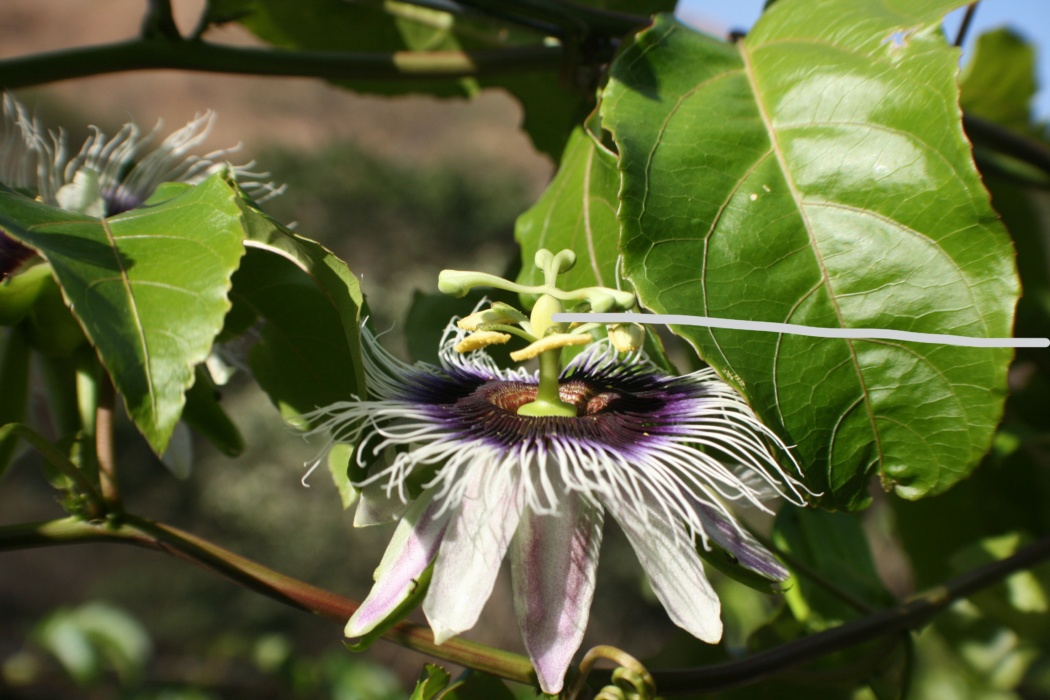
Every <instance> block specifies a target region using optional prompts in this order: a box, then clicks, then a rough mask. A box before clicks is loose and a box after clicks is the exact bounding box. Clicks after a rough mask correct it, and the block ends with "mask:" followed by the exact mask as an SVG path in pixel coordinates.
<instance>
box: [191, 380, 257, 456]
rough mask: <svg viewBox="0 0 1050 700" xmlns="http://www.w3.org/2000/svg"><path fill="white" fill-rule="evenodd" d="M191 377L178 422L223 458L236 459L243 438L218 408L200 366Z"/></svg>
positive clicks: (213, 390) (214, 391) (215, 393)
mask: <svg viewBox="0 0 1050 700" xmlns="http://www.w3.org/2000/svg"><path fill="white" fill-rule="evenodd" d="M194 375H195V377H196V380H195V381H194V382H193V386H192V387H190V389H189V391H187V392H186V408H185V409H183V411H182V420H183V421H184V422H185V423H186V425H188V426H189V427H191V428H193V430H194V431H195V432H196V433H197V434H198V435H201V436H203V437H204V438H206V439H207V440H208V442H210V443H211V444H213V445H215V447H217V448H218V449H219V451H220V452H222V453H223V454H224V455H226V456H227V457H236V456H237V455H239V454H241V453H242V452H244V438H243V437H241V432H240V431H239V430H238V429H237V426H236V425H235V424H234V422H233V421H232V420H230V417H229V416H228V415H227V414H226V411H224V410H223V409H222V406H220V405H219V398H220V392H219V388H218V387H217V386H215V382H213V381H212V378H211V375H210V374H209V373H208V370H207V369H206V368H205V367H204V366H203V365H197V368H196V370H195V372H194Z"/></svg>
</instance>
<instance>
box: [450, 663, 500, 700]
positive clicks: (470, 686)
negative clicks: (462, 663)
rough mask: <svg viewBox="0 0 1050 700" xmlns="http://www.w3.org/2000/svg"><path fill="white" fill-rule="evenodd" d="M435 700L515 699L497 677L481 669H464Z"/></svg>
mask: <svg viewBox="0 0 1050 700" xmlns="http://www.w3.org/2000/svg"><path fill="white" fill-rule="evenodd" d="M437 700H515V698H514V693H512V692H510V688H508V687H507V686H506V684H505V683H504V682H503V681H501V680H500V679H499V678H496V677H495V676H493V675H491V674H489V673H482V672H481V671H471V670H468V671H466V672H465V673H464V674H463V675H462V676H460V677H459V678H457V679H456V681H455V682H454V683H453V684H452V685H450V686H448V688H446V689H445V690H444V691H443V692H442V693H441V694H440V695H438V696H437Z"/></svg>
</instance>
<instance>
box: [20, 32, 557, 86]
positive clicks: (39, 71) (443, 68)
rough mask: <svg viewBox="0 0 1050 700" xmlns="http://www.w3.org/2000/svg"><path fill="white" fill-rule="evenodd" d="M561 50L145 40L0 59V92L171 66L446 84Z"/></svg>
mask: <svg viewBox="0 0 1050 700" xmlns="http://www.w3.org/2000/svg"><path fill="white" fill-rule="evenodd" d="M561 64H562V48H561V47H560V46H522V47H515V48H508V49H491V50H478V51H394V52H392V53H363V52H362V53H349V52H335V51H293V50H285V49H280V50H271V49H260V48H251V47H235V46H222V45H219V44H212V43H208V42H204V41H170V40H165V39H157V38H147V39H133V40H129V41H123V42H117V43H113V44H104V45H101V46H88V47H83V48H74V49H68V50H63V51H54V52H47V53H39V54H33V55H29V56H20V57H17V58H9V59H5V60H0V76H3V77H2V78H0V81H2V87H4V88H7V89H14V88H21V87H27V86H31V85H40V84H43V83H52V82H56V81H59V80H69V79H73V78H86V77H90V76H94V75H102V74H106V73H120V72H126V71H136V70H148V69H176V70H191V71H203V72H208V73H233V74H238V75H270V76H284V77H300V78H325V79H327V80H428V79H429V80H453V79H459V78H467V77H475V78H476V77H483V76H487V75H493V74H505V73H521V72H531V71H537V70H557V69H559V68H560V67H561Z"/></svg>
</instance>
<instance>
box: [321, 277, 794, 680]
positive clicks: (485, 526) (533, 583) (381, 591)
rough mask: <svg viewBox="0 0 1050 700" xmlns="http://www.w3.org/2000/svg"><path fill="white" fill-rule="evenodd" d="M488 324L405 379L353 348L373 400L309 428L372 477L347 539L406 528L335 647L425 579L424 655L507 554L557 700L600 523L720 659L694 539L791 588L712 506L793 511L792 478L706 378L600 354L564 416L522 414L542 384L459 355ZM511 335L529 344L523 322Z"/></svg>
mask: <svg viewBox="0 0 1050 700" xmlns="http://www.w3.org/2000/svg"><path fill="white" fill-rule="evenodd" d="M555 274H557V273H556V272H555ZM508 284H509V283H508ZM512 286H513V285H512ZM545 289H547V290H548V291H552V290H553V288H552V287H547V288H545ZM553 291H556V290H553ZM497 315H498V314H497ZM474 316H475V317H476V316H478V314H475V315H474ZM472 318H473V317H472ZM499 325H500V324H499V323H490V324H488V325H487V326H486V325H484V324H482V325H480V326H479V325H478V324H477V323H475V322H472V323H467V324H463V323H462V322H461V327H460V328H456V327H455V326H450V327H449V329H448V330H447V331H446V334H445V338H444V341H443V344H442V349H441V355H440V358H441V366H433V365H428V364H415V365H408V364H406V363H404V362H401V361H399V360H397V359H396V358H394V357H392V356H391V355H390V354H388V353H387V352H386V351H385V350H383V349H382V347H380V345H379V343H378V342H377V341H376V340H375V339H374V338H373V337H372V336H371V335H369V334H368V333H365V348H364V349H365V352H364V356H365V365H366V374H367V380H368V386H369V397H368V399H366V400H352V401H345V402H339V403H336V404H334V405H331V406H328V407H325V408H323V409H320V410H318V411H316V412H314V413H313V414H312V415H311V416H308V418H309V419H310V420H311V421H313V422H314V424H315V425H316V426H317V428H316V430H317V431H319V432H320V431H324V432H327V433H329V434H330V435H331V437H332V439H333V441H336V442H344V443H349V444H352V445H355V446H356V451H355V458H354V459H355V462H356V464H355V465H354V466H355V467H356V468H365V467H367V468H368V471H367V477H366V478H364V479H363V480H361V481H360V482H358V483H356V484H355V485H356V486H358V487H359V488H360V489H361V497H360V503H359V505H358V509H357V513H356V516H355V522H354V524H355V525H356V526H363V525H372V524H378V523H383V522H391V521H394V520H398V519H400V522H399V524H398V526H397V529H396V531H395V533H394V536H393V539H392V540H391V542H390V544H389V546H388V548H387V550H386V553H385V555H384V556H383V559H382V561H381V563H380V565H379V568H378V569H377V571H376V583H375V585H374V587H373V588H372V591H371V592H370V594H369V595H368V597H367V598H366V599H365V601H364V602H363V604H362V605H361V607H360V608H359V609H358V610H357V612H356V613H355V614H354V615H353V617H351V618H350V621H349V622H348V623H347V626H346V635H347V636H348V637H351V638H357V637H361V636H363V635H365V634H367V633H369V632H370V631H372V630H373V629H375V628H376V627H377V626H379V625H381V624H382V623H383V622H384V621H385V620H387V619H388V618H390V616H391V615H393V614H394V613H395V611H398V610H399V608H401V607H403V604H404V603H405V601H406V600H407V599H408V598H409V596H410V595H411V594H412V593H413V591H414V589H415V588H416V585H417V582H418V581H419V580H420V577H421V576H423V575H424V572H426V570H427V569H428V567H431V566H432V567H433V569H432V575H431V580H430V584H429V589H428V590H427V592H426V595H425V598H424V601H423V611H424V613H425V615H426V617H427V620H428V622H429V624H430V626H431V628H432V630H433V632H434V638H435V641H436V642H438V643H441V642H443V641H445V640H447V639H449V638H451V637H453V636H455V635H457V634H459V633H461V632H463V631H465V630H468V629H470V628H471V627H472V626H473V625H474V624H475V622H476V621H477V619H478V616H479V614H480V613H481V609H482V607H483V606H484V604H485V602H486V601H487V599H488V597H489V595H490V593H491V591H492V588H493V585H494V582H495V579H496V575H497V572H498V570H499V567H500V564H501V562H502V560H503V558H504V556H505V555H506V554H507V552H508V551H509V553H510V559H511V571H512V578H513V587H514V603H515V609H516V612H517V618H518V624H519V626H520V628H521V632H522V636H523V638H524V642H525V646H526V649H527V651H528V654H529V656H530V657H531V659H532V661H533V664H534V666H535V668H536V673H537V677H538V681H539V685H540V687H541V688H542V689H543V691H544V692H547V693H557V692H559V691H560V690H561V688H562V685H563V680H564V677H565V674H566V671H567V669H568V667H569V665H570V663H571V661H572V658H573V656H574V654H575V653H576V651H577V650H578V648H579V646H580V644H581V642H582V639H583V634H584V630H585V628H586V626H587V620H588V616H589V610H590V606H591V599H592V595H593V592H594V582H595V571H596V568H597V564H598V551H599V548H600V545H601V538H602V526H603V521H604V518H605V515H606V514H607V513H608V514H609V515H611V516H612V518H613V519H615V520H616V521H617V522H618V523H619V525H620V527H621V528H622V529H623V531H624V532H625V533H626V535H627V538H628V540H629V541H630V543H631V545H632V546H633V548H634V550H635V552H636V554H637V556H638V559H639V560H640V561H641V563H642V566H643V568H644V569H645V571H646V574H647V575H648V577H649V581H650V582H651V584H652V589H653V591H654V592H655V594H656V596H657V597H658V598H659V600H660V601H661V603H663V606H664V608H665V609H666V610H667V612H668V614H669V615H670V617H671V619H672V620H673V621H674V622H675V623H676V624H677V625H679V626H680V627H682V628H683V629H685V630H687V631H688V632H690V633H691V634H693V635H694V636H696V637H698V638H699V639H701V640H703V641H706V642H711V643H713V642H717V641H718V640H719V639H720V637H721V635H722V623H721V619H720V605H719V600H718V597H717V595H716V594H715V591H714V589H713V588H712V586H711V584H710V583H709V582H708V580H707V578H706V576H705V575H704V568H703V565H702V563H701V558H700V556H699V554H698V552H697V546H698V545H697V541H696V540H697V538H698V537H699V539H700V540H701V544H700V546H705V547H706V546H708V545H709V543H710V542H713V543H716V544H717V545H719V546H721V547H722V548H724V549H725V550H727V551H728V552H729V553H730V554H732V555H734V556H735V557H736V558H737V560H738V561H739V563H740V564H741V565H743V566H745V567H747V568H749V569H751V570H753V571H755V572H757V573H759V574H761V575H762V576H764V577H766V578H768V579H770V580H774V581H778V580H783V579H785V578H787V575H788V572H787V571H786V570H785V569H784V567H783V566H782V565H781V564H780V563H779V562H778V561H777V560H776V559H775V557H774V556H773V555H772V554H771V553H770V552H768V551H767V550H766V549H765V548H763V547H762V546H761V545H760V544H759V543H758V542H757V541H756V540H755V539H754V537H753V536H751V535H750V534H748V533H747V532H746V531H745V530H744V529H743V528H742V527H741V526H740V525H738V524H737V522H736V520H735V519H734V518H733V516H732V515H730V513H729V511H728V510H727V508H726V506H725V505H724V503H725V502H727V501H745V502H747V503H749V504H751V505H753V506H757V507H758V508H761V509H763V510H767V506H766V505H765V504H764V500H765V499H766V498H767V497H768V496H769V495H770V493H774V494H780V495H781V496H784V497H786V498H788V499H789V500H791V501H793V502H795V503H798V504H802V503H803V502H804V497H803V495H804V492H805V488H804V487H803V486H802V485H801V483H800V482H799V481H797V480H796V479H795V478H793V477H792V476H791V475H789V474H788V473H787V472H786V471H785V470H784V469H783V468H782V467H781V466H780V464H779V463H778V461H777V459H776V458H775V456H774V454H773V453H772V452H771V446H772V448H773V449H776V450H778V451H780V452H781V453H782V454H783V455H785V456H786V457H787V458H788V460H789V461H791V462H792V464H793V460H791V457H790V454H789V453H788V450H787V448H786V447H785V446H784V444H783V443H782V442H781V441H780V440H779V439H778V438H777V437H776V436H775V435H774V434H773V433H772V432H771V431H769V430H768V429H767V428H766V427H765V426H764V425H762V423H761V422H760V421H759V420H758V418H757V417H756V416H755V415H754V413H753V412H752V411H751V409H750V408H749V407H748V406H747V404H746V403H745V402H744V400H743V399H742V398H741V397H740V396H739V395H738V394H737V393H736V392H735V391H734V390H733V389H732V388H731V387H730V386H729V385H727V384H725V383H724V382H722V381H721V380H720V379H719V378H718V377H717V375H716V374H715V373H714V371H713V370H711V369H705V370H701V371H699V372H694V373H692V374H688V375H685V376H669V375H667V374H665V373H663V372H661V371H659V370H658V369H657V368H656V367H655V366H654V365H652V364H651V363H650V362H649V361H648V360H647V359H646V358H645V356H644V355H643V354H641V353H640V352H638V351H635V352H632V353H627V354H624V353H619V352H617V350H616V349H615V348H614V347H613V346H612V345H611V343H609V342H608V341H605V340H602V341H598V342H595V343H594V344H592V345H590V347H588V348H586V349H585V350H584V351H583V352H582V353H581V354H579V355H578V356H577V357H576V358H575V359H574V360H572V361H571V362H570V363H569V364H568V365H567V366H565V368H564V369H563V370H561V371H560V372H558V376H557V391H558V393H559V395H560V399H561V402H562V403H563V404H564V405H566V406H569V407H571V409H572V410H570V411H569V412H568V413H569V415H539V416H536V415H528V414H526V413H524V412H522V411H521V410H520V409H521V407H522V406H524V405H526V404H529V403H531V402H534V401H537V395H538V393H541V392H542V389H541V383H542V381H543V380H542V379H541V376H540V375H542V373H543V370H542V369H541V372H540V373H533V372H528V371H526V370H524V369H511V370H507V369H500V368H499V367H497V366H496V364H495V363H494V362H493V361H492V359H491V358H490V357H489V356H488V355H487V354H486V353H485V351H484V350H475V349H472V348H473V347H474V345H471V344H469V343H468V344H464V341H465V340H467V339H468V335H467V331H466V330H464V327H466V328H468V329H471V330H479V331H481V332H482V333H489V334H492V335H495V333H494V332H493V331H492V330H489V328H491V327H494V326H499ZM522 325H523V327H524V328H526V329H528V330H529V331H530V332H532V331H533V330H535V326H536V317H535V314H534V316H533V324H532V326H531V327H530V326H529V324H522ZM503 328H505V326H503ZM496 330H500V329H499V328H497V329H496ZM562 335H564V334H561V335H559V334H548V337H552V336H558V337H561V336H562ZM508 337H509V336H508ZM486 342H502V340H498V339H496V340H493V339H489V340H488V341H486ZM566 344H576V343H571V342H565V343H563V346H564V345H566ZM554 352H558V350H557V349H556V350H554ZM541 367H542V360H541ZM573 414H574V415H573Z"/></svg>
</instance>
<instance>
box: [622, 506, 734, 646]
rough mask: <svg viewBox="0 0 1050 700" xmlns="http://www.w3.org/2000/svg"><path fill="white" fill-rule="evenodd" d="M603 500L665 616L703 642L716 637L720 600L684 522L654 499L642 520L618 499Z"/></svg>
mask: <svg viewBox="0 0 1050 700" xmlns="http://www.w3.org/2000/svg"><path fill="white" fill-rule="evenodd" d="M604 505H605V507H606V508H607V509H608V511H609V513H610V514H611V515H612V516H613V517H614V518H615V519H616V522H618V523H619V524H620V527H621V528H623V531H624V534H626V535H627V539H628V540H629V541H630V543H631V546H632V547H633V548H634V553H635V554H636V555H637V556H638V561H640V562H641V563H642V568H644V569H645V573H646V575H647V576H648V577H649V583H650V584H652V587H653V592H654V593H656V597H657V598H659V599H660V602H661V603H663V606H664V609H666V610H667V614H668V615H669V616H670V617H671V620H672V621H673V622H674V623H675V624H676V625H678V626H679V627H681V628H682V629H684V630H686V631H687V632H689V633H690V634H692V635H693V636H694V637H697V638H698V639H701V640H703V641H705V642H708V643H710V644H714V643H715V642H717V641H718V640H720V639H721V638H722V620H721V617H720V612H721V604H720V603H719V601H718V595H717V594H715V591H714V589H713V588H712V587H711V584H710V583H709V582H708V580H707V577H706V576H705V575H704V566H703V564H702V563H701V561H700V555H698V554H697V553H696V549H695V547H694V544H693V538H692V536H690V534H689V533H688V531H687V530H686V528H685V527H684V526H683V525H682V524H680V523H678V522H676V521H673V520H671V519H670V518H669V517H668V515H667V514H666V513H665V512H664V511H663V509H662V508H660V507H659V504H651V505H650V507H649V509H648V514H649V517H648V519H647V520H643V519H642V518H641V517H640V515H639V514H638V513H637V512H636V511H635V510H634V509H633V508H632V507H630V506H628V505H626V504H624V503H623V502H622V501H620V500H618V499H614V498H610V499H607V500H606V501H605V504H604ZM676 534H677V537H676V536H675V535H676Z"/></svg>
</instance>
